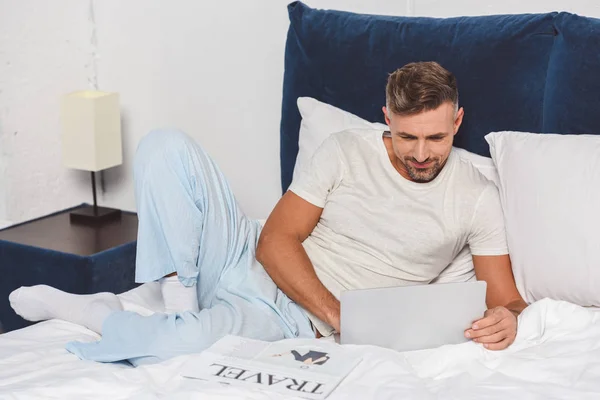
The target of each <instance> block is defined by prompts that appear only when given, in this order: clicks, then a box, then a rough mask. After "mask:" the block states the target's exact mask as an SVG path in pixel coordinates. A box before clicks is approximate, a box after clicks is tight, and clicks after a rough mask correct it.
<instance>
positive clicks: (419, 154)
mask: <svg viewBox="0 0 600 400" xmlns="http://www.w3.org/2000/svg"><path fill="white" fill-rule="evenodd" d="M428 158H429V151H428V150H427V144H426V143H425V141H424V140H423V141H421V140H420V141H418V143H417V147H416V149H415V160H417V162H424V161H425V160H427V159H428Z"/></svg>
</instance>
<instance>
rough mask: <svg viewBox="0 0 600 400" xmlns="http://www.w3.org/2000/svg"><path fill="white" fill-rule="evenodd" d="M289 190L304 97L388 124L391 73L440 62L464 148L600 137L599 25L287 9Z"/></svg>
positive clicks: (559, 19)
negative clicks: (506, 137)
mask: <svg viewBox="0 0 600 400" xmlns="http://www.w3.org/2000/svg"><path fill="white" fill-rule="evenodd" d="M288 11H289V17H290V27H289V31H288V36H287V43H286V51H285V75H284V85H283V104H282V119H281V150H280V151H281V152H280V157H281V184H282V189H283V191H285V190H286V189H287V187H288V186H289V184H290V183H291V180H292V174H293V168H294V163H295V160H296V155H297V153H298V132H299V129H300V114H299V112H298V108H297V105H296V100H297V98H298V97H300V96H310V97H314V98H316V99H318V100H320V101H323V102H326V103H329V104H332V105H334V106H337V107H340V108H342V109H344V110H347V111H350V112H352V113H354V114H356V115H358V116H360V117H362V118H365V119H367V120H369V121H380V122H383V115H382V114H381V107H382V106H383V105H384V103H385V83H386V79H387V76H388V74H389V73H391V72H393V71H394V70H395V69H397V68H399V67H401V66H402V65H404V64H407V63H409V62H413V61H437V62H439V63H440V64H441V65H442V66H444V67H445V68H447V69H448V70H450V71H451V72H453V73H454V74H455V75H456V77H457V80H458V89H459V95H460V100H459V101H460V105H461V106H463V107H464V108H465V118H464V122H463V125H462V127H461V129H460V132H459V134H458V135H457V136H456V139H455V145H456V146H458V147H462V148H465V149H467V150H469V151H472V152H475V153H478V154H481V155H486V156H488V155H489V151H488V146H487V144H486V142H485V140H484V139H483V137H484V136H485V135H486V134H487V133H489V132H492V131H498V130H519V131H528V132H557V133H600V96H599V95H598V93H600V79H598V78H597V76H599V75H600V20H597V19H593V18H585V17H580V16H577V15H573V14H569V13H548V14H520V15H492V16H481V17H458V18H448V19H437V18H422V17H391V16H377V15H361V14H353V13H348V12H341V11H330V10H317V9H312V8H310V7H308V6H306V5H304V4H303V3H301V2H294V3H291V4H290V5H289V6H288Z"/></svg>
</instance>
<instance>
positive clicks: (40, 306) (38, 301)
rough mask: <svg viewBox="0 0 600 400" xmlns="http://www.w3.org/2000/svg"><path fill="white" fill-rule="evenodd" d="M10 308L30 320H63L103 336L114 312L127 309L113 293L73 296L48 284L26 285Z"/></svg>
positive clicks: (19, 291)
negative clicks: (104, 324)
mask: <svg viewBox="0 0 600 400" xmlns="http://www.w3.org/2000/svg"><path fill="white" fill-rule="evenodd" d="M8 300H9V301H10V306H11V307H12V308H13V309H14V310H15V312H16V313H17V314H19V315H20V316H21V317H23V318H25V319H26V320H28V321H34V322H35V321H44V320H47V319H53V318H57V319H62V320H64V321H68V322H73V323H75V324H78V325H82V326H84V327H86V328H88V329H91V330H93V331H94V332H96V333H102V324H103V323H104V320H105V319H106V317H108V316H109V315H110V314H111V313H112V312H114V311H121V310H123V306H122V305H121V302H120V301H119V298H118V297H117V296H116V295H115V294H112V293H96V294H86V295H82V294H71V293H66V292H63V291H62V290H58V289H55V288H53V287H50V286H47V285H36V286H31V287H26V286H22V287H20V288H19V289H17V290H15V291H13V292H12V293H11V294H10V295H9V296H8Z"/></svg>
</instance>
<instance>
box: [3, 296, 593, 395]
mask: <svg viewBox="0 0 600 400" xmlns="http://www.w3.org/2000/svg"><path fill="white" fill-rule="evenodd" d="M519 324H520V325H519V334H518V336H517V340H516V341H515V343H514V344H513V345H512V346H511V347H510V348H509V349H508V350H506V351H502V352H491V351H487V350H485V349H483V348H482V347H481V346H479V345H477V344H475V343H464V344H460V345H455V346H445V347H441V348H438V349H433V350H423V351H417V352H407V353H397V352H394V351H391V350H386V349H382V348H377V347H374V346H345V347H346V348H347V351H348V352H354V353H357V354H360V355H361V356H362V357H363V361H362V362H361V364H360V365H359V366H358V367H357V368H356V369H355V370H354V371H353V372H352V373H351V374H350V375H349V376H348V377H347V378H346V380H345V381H344V382H343V383H342V384H341V386H340V387H339V388H338V389H336V391H334V393H333V394H332V395H331V396H330V397H329V398H330V399H369V398H378V399H396V398H411V399H482V398H486V399H508V398H515V399H599V398H600V313H598V312H594V311H592V310H589V309H584V308H581V307H578V306H575V305H572V304H569V303H565V302H557V301H551V300H542V301H540V302H538V303H535V304H533V305H531V306H530V307H529V308H528V309H527V310H526V311H525V312H524V313H523V314H522V315H521V317H520V320H519ZM97 338H98V336H97V335H96V334H94V333H92V332H91V331H89V330H87V329H85V328H82V327H79V326H77V325H74V324H70V323H67V322H63V321H57V320H53V321H46V322H43V323H40V324H37V325H34V326H31V327H28V328H25V329H21V330H18V331H14V332H9V333H7V334H4V335H0V398H2V399H39V398H56V399H83V398H85V399H111V400H117V399H163V398H168V399H183V398H186V399H188V398H203V399H204V398H211V399H212V398H214V399H239V398H247V399H279V398H281V395H279V394H273V393H269V392H259V391H248V390H247V389H237V388H231V387H229V388H225V387H222V386H219V385H217V384H213V383H207V382H201V381H196V380H191V379H185V378H182V377H180V376H179V374H178V371H179V369H180V367H181V365H182V364H183V363H184V362H186V361H187V360H188V358H189V357H193V356H192V355H190V356H183V357H178V358H175V359H172V360H169V361H166V362H163V363H160V364H155V365H149V366H143V367H139V368H133V367H130V366H128V365H127V364H124V363H123V364H100V363H94V362H90V361H81V360H79V359H77V358H76V357H75V356H73V355H71V354H69V353H68V352H67V351H65V350H64V344H65V343H66V342H68V341H71V340H86V341H91V340H96V339H97ZM315 340H316V339H315Z"/></svg>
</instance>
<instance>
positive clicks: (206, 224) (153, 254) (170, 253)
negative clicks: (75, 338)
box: [67, 130, 314, 365]
mask: <svg viewBox="0 0 600 400" xmlns="http://www.w3.org/2000/svg"><path fill="white" fill-rule="evenodd" d="M134 179H135V191H136V202H137V211H138V217H139V228H138V242H137V260H136V281H137V282H151V281H155V280H158V279H160V278H162V277H163V276H165V275H168V274H170V273H172V272H177V275H178V277H179V279H180V281H181V282H182V283H183V284H184V285H186V286H192V285H195V286H196V288H197V291H198V304H199V306H200V312H189V311H188V312H181V313H177V314H170V315H167V314H161V313H158V314H154V315H151V316H146V317H144V316H141V315H139V314H136V313H133V312H129V311H119V312H114V313H112V314H110V316H109V317H108V318H107V319H106V320H105V322H104V324H103V327H102V339H101V340H100V341H98V342H95V343H79V342H72V343H69V344H68V345H67V350H69V351H70V352H72V353H74V354H75V355H77V356H78V357H80V358H82V359H87V360H94V361H100V362H113V361H120V360H129V361H130V362H131V363H132V364H134V365H139V364H143V363H150V362H158V361H160V360H165V359H168V358H171V357H175V356H178V355H182V354H189V353H198V352H201V351H202V350H204V349H206V348H208V347H209V346H210V345H212V344H213V343H214V342H215V341H217V340H218V339H219V338H221V337H223V336H224V335H227V334H233V335H239V336H245V337H249V338H254V339H261V340H268V341H273V340H280V339H284V338H293V337H314V333H313V331H312V329H311V325H310V322H309V320H308V318H307V317H306V314H305V313H304V311H303V310H302V309H301V308H300V307H299V306H298V305H296V304H295V303H294V302H292V301H291V300H290V299H289V298H288V297H287V296H286V295H285V294H284V293H283V292H282V291H281V290H279V289H278V288H277V286H276V285H275V284H274V283H273V281H272V280H271V278H270V277H269V276H268V274H267V273H266V272H265V270H264V269H263V267H262V265H260V263H258V261H256V258H255V250H256V244H257V241H258V237H259V235H260V229H261V226H260V223H259V222H258V221H255V220H251V219H249V218H248V217H246V216H245V215H244V213H243V212H242V211H241V210H240V208H239V206H238V204H237V202H236V200H235V198H234V196H233V193H232V192H231V189H230V188H229V185H228V183H227V181H226V179H225V177H224V176H223V174H222V173H221V171H220V170H219V168H218V167H217V165H216V164H215V163H214V162H213V160H212V159H211V158H210V157H209V156H208V154H207V153H206V152H205V151H204V150H203V149H202V148H201V147H200V146H199V145H198V144H197V143H195V142H194V140H192V139H191V138H190V137H188V136H187V135H185V134H184V133H182V132H180V131H174V130H157V131H153V132H151V133H149V134H148V135H147V136H145V137H144V138H143V139H142V141H141V142H140V144H139V146H138V149H137V153H136V159H135V165H134Z"/></svg>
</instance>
